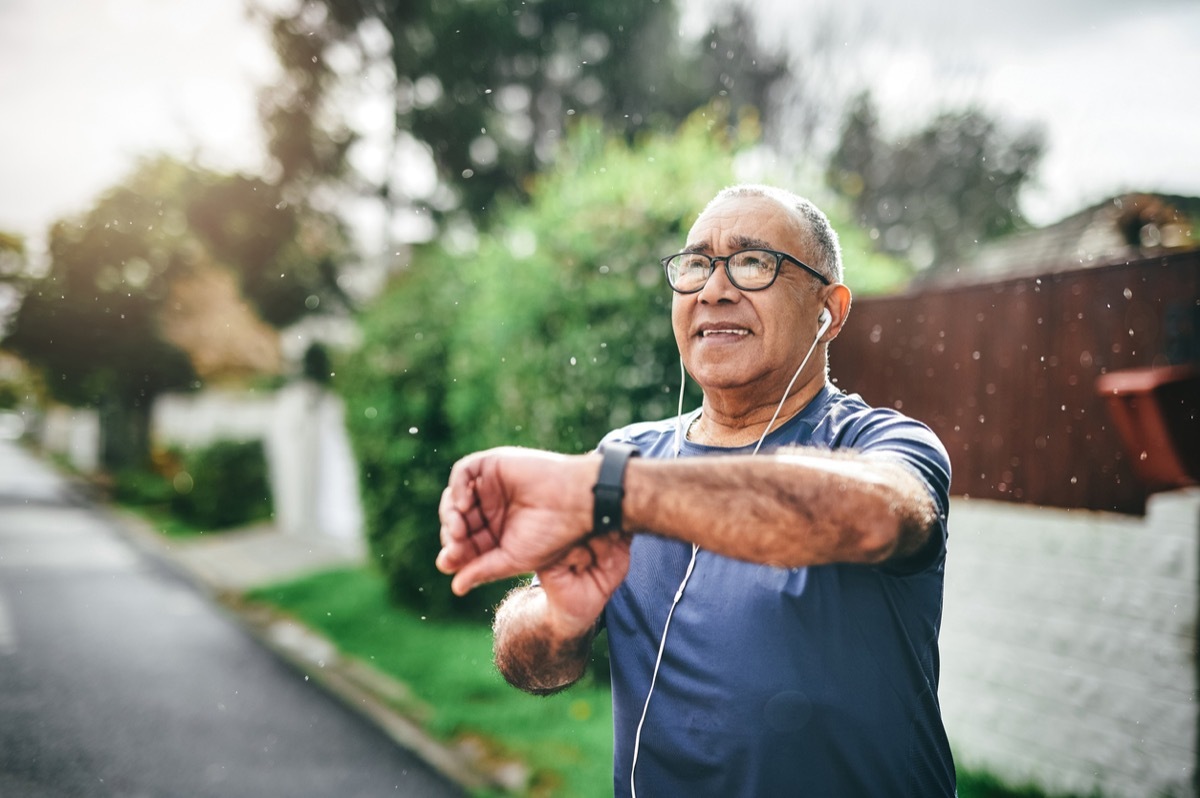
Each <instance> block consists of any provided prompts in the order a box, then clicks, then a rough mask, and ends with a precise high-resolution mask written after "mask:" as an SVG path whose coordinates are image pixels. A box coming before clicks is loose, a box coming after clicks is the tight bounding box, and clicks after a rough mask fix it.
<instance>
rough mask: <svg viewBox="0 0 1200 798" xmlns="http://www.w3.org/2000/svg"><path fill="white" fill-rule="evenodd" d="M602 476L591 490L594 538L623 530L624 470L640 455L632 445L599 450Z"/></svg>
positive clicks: (613, 444)
mask: <svg viewBox="0 0 1200 798" xmlns="http://www.w3.org/2000/svg"><path fill="white" fill-rule="evenodd" d="M600 454H601V456H602V459H601V461H600V473H599V475H597V477H596V484H595V486H594V487H593V488H592V494H593V495H594V496H595V500H594V501H593V503H592V536H593V537H594V536H597V535H607V534H608V533H610V532H619V531H621V529H622V521H623V519H622V518H621V500H622V499H624V498H625V466H627V465H628V464H629V458H631V457H638V456H640V454H641V452H639V451H638V448H637V447H636V446H634V445H633V444H631V443H607V444H605V445H604V446H602V447H601V448H600Z"/></svg>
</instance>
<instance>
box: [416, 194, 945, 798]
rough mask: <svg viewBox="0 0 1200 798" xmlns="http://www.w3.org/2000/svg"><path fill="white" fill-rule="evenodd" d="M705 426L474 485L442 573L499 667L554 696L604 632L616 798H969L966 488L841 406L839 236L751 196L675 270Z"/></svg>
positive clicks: (450, 502) (473, 469)
mask: <svg viewBox="0 0 1200 798" xmlns="http://www.w3.org/2000/svg"><path fill="white" fill-rule="evenodd" d="M663 265H664V267H665V270H666V273H667V279H668V282H669V283H670V286H671V288H672V289H673V291H674V297H673V302H672V306H671V322H672V325H673V328H674V332H675V339H676V342H677V344H678V346H679V353H680V357H681V360H682V363H683V365H684V366H685V367H686V369H687V372H688V373H689V374H690V375H691V376H692V378H693V379H695V380H696V382H697V383H698V384H699V385H700V387H701V388H702V389H703V392H704V400H703V402H702V405H701V407H700V408H699V409H698V410H696V411H693V412H690V413H688V414H686V415H685V414H683V413H682V412H681V413H680V415H679V416H678V417H677V418H670V419H666V420H663V421H659V422H650V423H638V424H633V425H631V426H628V427H625V428H623V429H619V430H615V431H613V432H611V433H609V434H608V435H607V436H605V438H604V440H603V441H602V442H601V444H600V447H599V450H598V452H597V453H592V454H587V455H575V456H568V455H560V454H554V453H550V452H540V451H533V450H525V449H515V448H504V449H495V450H490V451H486V452H480V453H477V454H474V455H470V456H468V457H466V458H464V459H463V460H461V461H460V462H459V463H457V464H456V465H455V467H454V469H453V471H452V472H451V475H450V479H449V484H448V486H447V488H446V490H445V492H444V493H443V497H442V503H441V507H440V512H439V514H440V517H441V541H442V551H441V553H440V554H439V556H438V567H439V568H440V569H441V570H442V571H443V572H445V573H453V574H455V576H454V579H453V581H452V588H453V590H454V591H455V592H456V593H458V594H463V593H465V592H467V591H468V590H470V589H471V588H472V587H474V586H475V585H478V584H481V583H483V582H486V581H490V580H495V579H500V578H505V577H509V576H515V575H518V574H523V573H530V572H532V573H534V575H535V578H534V580H533V582H532V584H530V585H528V586H525V587H521V588H517V589H516V590H514V591H513V592H512V593H510V594H509V596H508V597H507V598H506V599H505V600H504V602H503V603H502V604H501V606H500V607H499V608H498V609H497V611H496V619H495V629H494V633H495V655H496V664H497V666H498V667H499V669H500V671H501V672H502V673H503V674H504V676H505V678H506V679H507V680H508V681H509V682H510V683H512V684H513V685H515V686H517V687H519V688H521V689H523V690H527V691H529V692H531V693H536V694H548V693H553V692H556V691H558V690H561V689H564V688H566V687H568V686H569V685H571V684H572V683H574V682H575V681H576V680H578V679H579V678H580V676H582V675H583V673H584V670H585V668H586V664H587V661H588V658H589V655H590V644H591V641H592V639H593V637H594V636H595V635H596V634H597V632H598V630H600V629H601V628H603V629H606V630H607V634H608V644H609V652H610V658H611V667H612V691H613V719H614V727H615V728H614V749H615V750H614V762H613V773H614V776H613V783H614V791H615V794H616V795H620V796H624V795H630V796H637V795H643V796H647V798H649V796H683V795H687V796H722V798H729V796H747V798H749V797H750V796H780V795H799V796H820V797H821V798H845V797H849V796H886V797H887V798H904V797H908V798H933V797H934V796H952V795H954V793H955V786H954V783H955V776H954V765H953V761H952V757H951V753H950V748H949V745H948V743H947V740H946V735H945V731H944V729H943V726H942V720H941V712H940V709H939V705H938V697H937V685H938V649H937V639H938V629H939V626H940V623H941V606H942V584H943V573H944V563H945V552H946V537H947V532H946V513H947V503H948V492H949V483H950V465H949V460H948V458H947V456H946V452H945V449H944V448H943V447H942V445H941V443H940V442H939V441H938V440H937V438H936V437H935V436H934V435H933V433H932V432H931V431H930V430H929V429H928V428H927V427H925V426H924V425H923V424H921V423H919V422H917V421H914V420H912V419H909V418H906V417H905V416H903V415H901V414H899V413H897V412H895V411H893V410H890V409H878V408H872V407H870V406H868V405H867V404H866V403H864V402H863V401H862V399H861V398H859V397H858V396H856V395H847V394H844V393H842V392H841V391H839V390H838V389H837V388H835V387H834V386H833V385H832V384H830V383H829V382H828V380H827V344H828V343H829V341H831V340H833V339H834V338H835V337H836V336H837V335H838V333H839V332H840V331H841V329H842V326H843V325H844V324H845V323H846V319H847V316H848V314H849V311H850V290H849V289H848V288H847V287H846V286H845V285H844V284H842V282H841V280H842V265H841V254H840V249H839V246H838V241H837V236H836V234H835V233H834V231H833V230H832V228H831V227H830V225H829V222H828V220H827V219H826V217H825V215H824V214H823V213H821V211H820V210H818V209H817V208H816V207H815V206H814V205H812V203H810V202H808V201H807V200H804V199H802V198H800V197H798V196H796V195H794V194H791V193H789V192H785V191H782V190H779V189H776V188H771V187H766V186H736V187H733V188H729V189H725V190H724V191H722V192H721V193H720V194H718V195H717V196H716V197H715V198H714V199H713V200H712V201H711V202H710V203H709V204H708V206H707V207H706V208H705V209H704V211H703V212H702V213H701V214H700V216H699V218H698V219H697V220H696V223H695V224H694V225H693V227H692V229H691V231H690V232H689V234H688V238H687V241H686V244H685V246H684V248H683V251H682V252H680V253H679V254H676V255H672V256H670V257H668V258H664V259H663Z"/></svg>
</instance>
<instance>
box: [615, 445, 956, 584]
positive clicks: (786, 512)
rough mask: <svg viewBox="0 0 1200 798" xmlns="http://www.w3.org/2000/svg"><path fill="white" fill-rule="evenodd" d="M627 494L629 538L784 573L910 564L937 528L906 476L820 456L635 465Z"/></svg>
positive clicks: (929, 506) (891, 467)
mask: <svg viewBox="0 0 1200 798" xmlns="http://www.w3.org/2000/svg"><path fill="white" fill-rule="evenodd" d="M625 488H626V496H625V501H624V504H623V508H624V514H625V521H626V528H627V529H629V530H632V531H646V532H653V533H655V534H659V535H663V536H665V537H671V538H676V539H679V540H685V541H688V542H692V543H696V544H698V545H699V546H700V547H701V548H704V549H706V550H708V551H712V552H715V553H717V554H723V555H725V556H728V557H733V558H736V559H740V560H746V561H749V562H758V563H764V564H768V565H777V566H782V567H796V566H803V565H819V564H822V563H830V562H864V563H870V562H882V561H884V560H887V559H889V558H893V557H902V556H904V555H906V554H911V553H913V552H914V551H916V550H917V549H918V548H920V546H921V544H922V543H924V542H925V540H926V539H927V538H928V535H929V531H930V529H931V528H932V527H933V524H934V521H935V520H936V513H935V510H934V505H933V501H932V500H931V498H930V497H929V494H928V493H927V492H926V491H925V489H924V487H923V486H922V485H921V483H920V481H919V480H918V479H917V478H916V477H915V476H913V475H912V474H911V473H909V472H908V471H906V470H905V469H904V468H902V467H901V466H899V465H895V464H891V463H883V462H879V461H872V460H867V459H864V458H861V457H856V456H854V455H852V454H851V455H841V454H832V453H827V452H818V451H814V450H803V449H797V450H794V451H792V452H781V453H778V454H776V455H775V456H773V457H771V458H766V457H763V458H756V459H751V458H749V457H729V458H697V459H695V460H688V461H673V462H665V461H654V460H634V461H631V462H630V464H629V467H628V473H627V477H626V485H625Z"/></svg>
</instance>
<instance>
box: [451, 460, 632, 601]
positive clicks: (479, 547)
mask: <svg viewBox="0 0 1200 798" xmlns="http://www.w3.org/2000/svg"><path fill="white" fill-rule="evenodd" d="M599 469H600V458H599V456H598V455H582V456H568V455H560V454H553V453H551V452H541V451H535V450H531V449H518V448H511V447H508V448H501V449H491V450H489V451H486V452H479V453H477V454H473V455H470V456H468V457H465V458H463V459H462V460H460V461H459V462H458V463H456V464H455V465H454V468H453V470H452V471H451V472H450V480H449V484H448V485H447V486H446V489H445V491H443V493H442V500H441V504H440V506H439V510H438V515H439V516H440V518H441V542H442V550H441V552H440V553H439V554H438V558H437V567H438V568H439V569H440V570H441V571H442V572H443V573H447V574H455V577H454V581H453V582H452V583H451V588H452V589H453V590H454V592H455V593H456V594H458V595H463V594H465V593H466V592H467V591H469V590H470V589H471V588H473V587H475V586H476V585H479V584H482V583H484V582H490V581H494V580H496V579H503V578H505V577H509V576H516V575H518V574H523V573H529V572H531V571H537V572H539V575H540V576H541V578H542V579H543V581H544V585H545V587H546V589H547V598H551V597H553V598H554V599H555V600H554V601H553V603H554V605H555V606H556V607H557V608H558V609H559V610H560V611H561V612H564V613H565V617H563V618H561V619H560V620H561V621H563V622H565V623H567V624H571V623H573V622H579V621H581V620H582V619H583V616H585V615H587V614H588V613H591V611H592V609H593V608H594V607H595V606H596V601H597V599H599V597H600V596H601V595H603V599H605V600H606V599H607V596H608V595H609V594H611V593H612V591H613V590H615V589H616V586H617V585H619V584H620V582H621V579H623V578H624V576H625V570H626V569H627V567H628V549H629V544H628V540H627V539H625V538H623V537H622V536H620V535H616V534H614V535H610V536H607V537H604V538H593V539H587V535H588V533H589V532H590V531H591V526H592V504H593V495H592V486H593V485H594V484H595V481H596V476H597V474H598V473H599ZM581 589H582V590H583V591H584V592H583V594H582V595H579V591H580V590H581ZM600 606H603V600H601V601H600ZM591 617H592V618H593V619H594V617H595V614H592V616H591Z"/></svg>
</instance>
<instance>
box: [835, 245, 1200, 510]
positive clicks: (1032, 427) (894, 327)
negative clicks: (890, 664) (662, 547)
mask: <svg viewBox="0 0 1200 798" xmlns="http://www.w3.org/2000/svg"><path fill="white" fill-rule="evenodd" d="M1198 320H1200V252H1189V253H1184V254H1177V255H1172V256H1168V257H1160V258H1153V259H1148V260H1142V261H1136V262H1129V263H1120V264H1113V265H1109V266H1100V267H1090V268H1087V269H1080V270H1076V271H1070V272H1057V273H1051V274H1045V275H1042V276H1040V277H1029V278H1020V279H1013V280H1008V281H1003V282H997V283H989V284H983V285H965V286H953V287H944V288H928V289H925V290H923V291H921V292H919V293H910V294H903V295H898V296H891V297H871V298H866V299H861V300H858V301H856V302H855V303H854V308H853V311H852V313H851V316H850V322H849V324H848V325H847V327H846V329H844V330H843V331H842V334H841V335H840V336H839V337H838V339H837V340H836V341H835V342H834V344H833V345H832V346H831V351H830V359H831V364H832V366H831V371H832V374H833V377H834V379H835V380H836V382H837V383H838V385H839V386H841V387H842V388H843V389H845V390H847V391H851V392H855V393H859V394H861V395H862V396H863V398H864V399H866V400H867V401H868V402H871V403H872V404H876V405H884V406H890V407H896V408H898V409H901V410H903V411H904V412H905V413H906V414H908V415H911V416H913V417H915V418H918V419H920V420H922V421H924V422H925V423H927V424H929V425H930V426H931V427H932V428H933V429H934V431H935V432H937V433H938V435H939V436H940V437H941V439H942V441H943V442H944V443H945V444H946V447H947V449H948V450H949V452H950V458H951V461H952V463H953V466H954V484H953V491H954V493H955V494H956V495H962V496H973V497H980V498H989V499H1000V500H1004V501H1014V502H1024V503H1032V504H1038V505H1044V506H1048V507H1068V508H1087V509H1096V510H1110V511H1116V512H1124V513H1133V514H1141V513H1142V512H1144V508H1145V502H1146V495H1147V494H1146V488H1145V486H1143V485H1142V484H1140V482H1139V481H1138V479H1137V477H1136V476H1135V474H1134V471H1133V469H1132V466H1131V465H1130V463H1129V462H1128V461H1127V456H1126V454H1125V452H1124V451H1123V450H1122V448H1121V443H1120V440H1119V438H1118V437H1117V432H1116V430H1115V429H1114V427H1113V425H1112V423H1111V420H1110V419H1109V417H1108V414H1107V411H1106V409H1105V402H1104V400H1103V399H1102V398H1101V397H1100V396H1099V395H1098V394H1097V393H1096V388H1095V383H1096V378H1097V377H1099V376H1100V375H1101V374H1104V373H1106V372H1108V371H1113V370H1116V369H1126V368H1139V367H1146V366H1162V365H1167V364H1168V363H1170V362H1179V361H1180V360H1181V359H1192V360H1194V359H1196V357H1197V340H1198V338H1197V327H1198V326H1200V321H1198Z"/></svg>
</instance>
